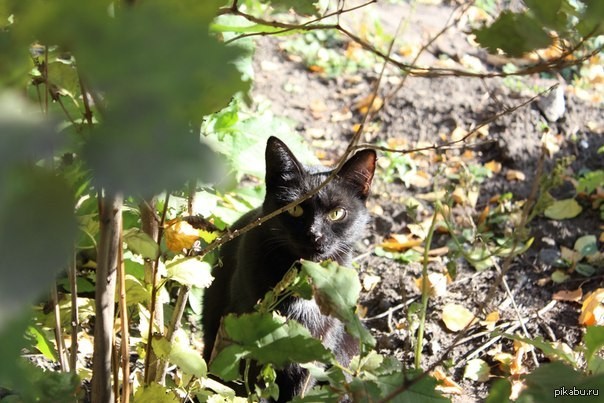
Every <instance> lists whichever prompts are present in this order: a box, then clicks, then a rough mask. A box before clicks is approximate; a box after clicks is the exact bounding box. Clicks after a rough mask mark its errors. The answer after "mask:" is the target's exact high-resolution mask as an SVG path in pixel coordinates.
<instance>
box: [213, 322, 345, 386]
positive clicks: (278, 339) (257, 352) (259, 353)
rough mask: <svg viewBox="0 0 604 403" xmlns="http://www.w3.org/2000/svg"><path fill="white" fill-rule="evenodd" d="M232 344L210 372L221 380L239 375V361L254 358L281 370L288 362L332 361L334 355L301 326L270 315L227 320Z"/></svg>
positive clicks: (223, 351)
mask: <svg viewBox="0 0 604 403" xmlns="http://www.w3.org/2000/svg"><path fill="white" fill-rule="evenodd" d="M224 329H225V332H226V334H227V336H228V339H229V343H230V345H228V346H227V347H226V348H224V349H222V350H221V351H220V352H219V353H218V355H217V356H216V358H215V359H214V360H213V361H212V363H211V365H210V369H211V371H212V372H213V373H215V374H217V375H219V376H220V377H221V378H222V379H225V380H233V379H236V378H237V377H238V376H239V362H240V361H241V360H242V359H244V358H251V359H254V360H255V361H257V362H258V363H259V364H260V365H262V364H268V363H270V364H273V365H274V366H275V367H278V368H281V367H283V366H284V365H285V364H287V363H288V362H311V361H321V362H330V360H332V359H333V358H332V357H333V356H332V354H331V352H330V351H329V350H327V349H326V348H325V347H324V346H323V344H322V343H321V342H320V341H319V340H317V339H315V338H313V337H312V336H311V334H310V332H309V331H308V329H306V328H305V327H304V326H302V325H301V324H300V323H298V322H296V321H293V320H288V321H286V320H285V318H283V317H280V316H278V315H272V314H270V313H258V312H255V313H250V314H243V315H240V316H236V315H233V314H230V315H228V316H226V317H225V319H224Z"/></svg>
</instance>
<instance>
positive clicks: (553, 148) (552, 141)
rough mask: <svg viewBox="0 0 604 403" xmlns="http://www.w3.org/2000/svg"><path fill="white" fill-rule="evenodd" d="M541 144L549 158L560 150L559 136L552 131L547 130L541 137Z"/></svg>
mask: <svg viewBox="0 0 604 403" xmlns="http://www.w3.org/2000/svg"><path fill="white" fill-rule="evenodd" d="M541 144H542V145H543V148H544V149H545V150H546V151H547V154H548V156H549V157H550V158H551V157H553V155H554V154H556V153H557V152H558V151H560V144H561V138H560V137H557V136H556V135H555V134H554V132H553V131H548V132H546V133H545V134H544V135H543V137H541Z"/></svg>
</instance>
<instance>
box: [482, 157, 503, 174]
mask: <svg viewBox="0 0 604 403" xmlns="http://www.w3.org/2000/svg"><path fill="white" fill-rule="evenodd" d="M484 167H485V168H486V169H488V170H489V171H491V172H493V173H494V174H498V173H499V172H501V162H499V161H495V160H491V161H489V162H487V163H486V164H484Z"/></svg>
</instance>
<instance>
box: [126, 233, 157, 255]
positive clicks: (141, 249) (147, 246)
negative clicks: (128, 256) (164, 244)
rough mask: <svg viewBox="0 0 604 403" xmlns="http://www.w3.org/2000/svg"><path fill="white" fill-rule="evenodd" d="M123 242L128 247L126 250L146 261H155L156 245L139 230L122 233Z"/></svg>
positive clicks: (147, 235)
mask: <svg viewBox="0 0 604 403" xmlns="http://www.w3.org/2000/svg"><path fill="white" fill-rule="evenodd" d="M124 242H126V245H128V249H130V250H131V251H132V252H134V253H137V254H139V255H141V256H142V257H144V258H146V259H155V258H157V256H158V255H159V246H158V245H157V243H156V242H155V241H154V240H153V238H151V237H150V236H149V234H147V233H146V232H143V231H142V230H141V229H139V228H130V229H129V230H126V231H124Z"/></svg>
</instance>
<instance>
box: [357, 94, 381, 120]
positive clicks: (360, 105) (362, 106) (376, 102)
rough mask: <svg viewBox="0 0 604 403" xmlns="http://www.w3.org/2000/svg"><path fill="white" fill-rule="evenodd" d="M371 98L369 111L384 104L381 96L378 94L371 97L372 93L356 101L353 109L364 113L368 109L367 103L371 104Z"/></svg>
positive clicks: (377, 109) (378, 108)
mask: <svg viewBox="0 0 604 403" xmlns="http://www.w3.org/2000/svg"><path fill="white" fill-rule="evenodd" d="M372 100H373V104H372V105H371V112H377V111H379V110H380V108H381V107H382V105H384V100H382V98H380V97H378V96H376V97H375V99H373V94H369V95H367V96H366V97H364V98H362V99H361V100H360V101H358V102H357V103H356V104H355V105H354V109H356V110H358V111H359V113H361V114H363V115H365V114H366V113H367V111H368V110H369V105H370V104H371V101H372Z"/></svg>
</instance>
